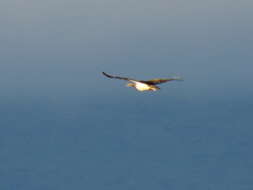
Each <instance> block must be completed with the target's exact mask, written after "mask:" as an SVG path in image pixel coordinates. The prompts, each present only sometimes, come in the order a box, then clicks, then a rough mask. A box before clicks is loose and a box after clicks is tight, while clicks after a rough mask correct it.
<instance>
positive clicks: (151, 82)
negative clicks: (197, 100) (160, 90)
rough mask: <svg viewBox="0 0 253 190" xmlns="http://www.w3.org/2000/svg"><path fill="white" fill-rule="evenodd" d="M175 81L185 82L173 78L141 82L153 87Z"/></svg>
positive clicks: (179, 78)
mask: <svg viewBox="0 0 253 190" xmlns="http://www.w3.org/2000/svg"><path fill="white" fill-rule="evenodd" d="M173 80H179V81H181V80H183V79H182V78H181V77H172V78H166V79H160V78H158V79H151V80H146V81H141V82H145V83H147V84H152V85H156V84H161V83H165V82H169V81H173Z"/></svg>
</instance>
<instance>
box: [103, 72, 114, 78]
mask: <svg viewBox="0 0 253 190" xmlns="http://www.w3.org/2000/svg"><path fill="white" fill-rule="evenodd" d="M102 74H103V75H105V76H106V77H109V78H112V77H111V76H110V75H108V74H107V73H105V72H102Z"/></svg>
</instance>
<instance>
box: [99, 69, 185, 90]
mask: <svg viewBox="0 0 253 190" xmlns="http://www.w3.org/2000/svg"><path fill="white" fill-rule="evenodd" d="M102 73H103V75H105V76H106V77H108V78H111V79H120V80H126V81H129V82H130V83H128V84H127V85H126V86H128V87H134V88H135V89H136V90H138V91H141V92H142V91H157V90H159V89H160V88H159V87H158V86H157V85H158V84H161V83H165V82H169V81H173V80H182V78H181V77H172V78H164V79H163V78H157V79H151V80H135V79H131V78H127V77H119V76H112V75H109V74H107V73H105V72H102Z"/></svg>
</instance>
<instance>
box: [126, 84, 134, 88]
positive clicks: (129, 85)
mask: <svg viewBox="0 0 253 190" xmlns="http://www.w3.org/2000/svg"><path fill="white" fill-rule="evenodd" d="M126 86H127V87H134V83H127V84H126Z"/></svg>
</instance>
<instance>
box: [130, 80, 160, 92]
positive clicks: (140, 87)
mask: <svg viewBox="0 0 253 190" xmlns="http://www.w3.org/2000/svg"><path fill="white" fill-rule="evenodd" d="M131 84H133V85H134V86H133V87H135V88H136V90H138V91H141V92H142V91H147V90H149V91H156V90H158V89H159V87H157V86H155V85H148V84H146V83H143V82H136V81H133V83H131ZM130 86H131V85H130Z"/></svg>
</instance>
